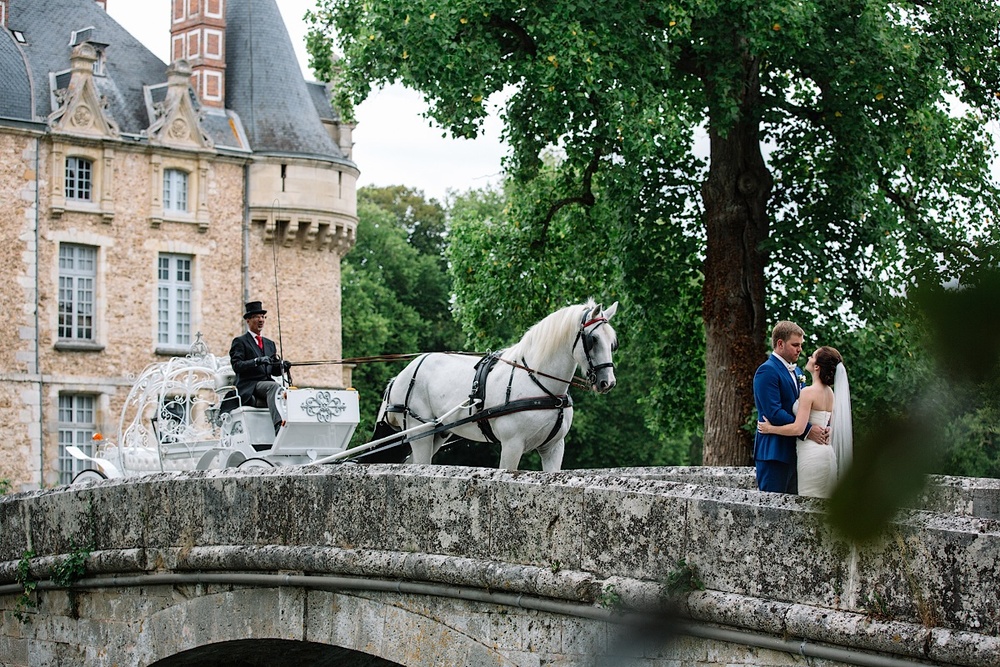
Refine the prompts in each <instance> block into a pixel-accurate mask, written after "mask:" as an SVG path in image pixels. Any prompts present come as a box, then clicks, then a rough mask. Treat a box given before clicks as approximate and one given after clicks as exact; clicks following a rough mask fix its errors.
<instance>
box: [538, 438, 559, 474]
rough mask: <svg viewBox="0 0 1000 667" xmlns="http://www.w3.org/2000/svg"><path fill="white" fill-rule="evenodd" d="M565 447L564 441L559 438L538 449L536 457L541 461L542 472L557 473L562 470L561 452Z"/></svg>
mask: <svg viewBox="0 0 1000 667" xmlns="http://www.w3.org/2000/svg"><path fill="white" fill-rule="evenodd" d="M565 447H566V440H565V439H563V438H559V439H558V440H553V441H552V442H550V443H548V444H546V445H544V446H542V447H539V448H538V455H539V456H540V457H541V459H542V470H543V471H545V472H559V471H560V470H562V460H563V451H564V450H565Z"/></svg>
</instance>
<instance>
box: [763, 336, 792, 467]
mask: <svg viewBox="0 0 1000 667" xmlns="http://www.w3.org/2000/svg"><path fill="white" fill-rule="evenodd" d="M798 397H799V384H798V381H797V379H796V380H793V379H792V375H791V373H789V372H788V368H787V367H786V366H785V364H784V362H782V361H781V359H779V358H778V357H777V356H775V355H774V354H772V355H770V356H769V357H768V358H767V361H765V362H764V363H763V364H761V365H760V367H759V368H758V369H757V372H756V373H755V374H754V376H753V401H754V403H755V404H756V405H757V415H758V418H757V420H758V421H761V422H762V421H764V419H763V418H764V417H767V420H768V421H769V422H771V423H772V424H774V425H775V426H784V425H785V424H791V423H792V422H794V421H795V415H794V414H792V406H793V405H794V404H795V401H796V399H798ZM753 458H754V460H755V461H781V462H783V463H795V436H791V435H775V434H774V433H769V434H766V435H765V434H764V433H761V432H760V431H758V432H757V438H756V439H755V440H754V447H753Z"/></svg>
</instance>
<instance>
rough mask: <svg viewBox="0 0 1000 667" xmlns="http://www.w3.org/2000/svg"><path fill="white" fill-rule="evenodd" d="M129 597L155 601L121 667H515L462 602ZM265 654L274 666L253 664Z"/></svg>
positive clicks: (240, 592) (202, 594)
mask: <svg viewBox="0 0 1000 667" xmlns="http://www.w3.org/2000/svg"><path fill="white" fill-rule="evenodd" d="M133 594H134V595H137V596H139V597H144V596H145V597H148V596H149V595H150V594H152V595H153V597H158V598H159V599H160V601H161V604H160V605H156V606H157V607H159V609H158V610H157V611H155V612H154V613H152V614H149V615H147V616H145V617H144V618H142V620H141V622H139V623H136V624H134V625H133V628H135V629H136V630H137V634H136V635H134V637H133V641H132V642H127V643H128V644H131V646H130V647H129V648H130V649H132V650H134V653H133V657H132V659H131V660H129V661H128V662H131V663H132V664H137V665H142V666H144V667H194V666H197V667H215V666H216V665H224V664H225V665H246V666H251V665H275V666H277V667H283V666H284V665H289V666H291V665H302V664H315V665H341V664H350V665H360V666H362V667H392V666H395V665H399V666H402V667H429V666H430V665H442V664H453V665H462V664H476V665H483V666H484V667H489V666H492V665H495V666H496V667H511V666H512V665H515V664H517V663H516V659H515V660H512V659H511V657H508V655H505V654H509V653H511V651H513V652H515V653H516V652H518V648H519V647H511V646H501V645H497V644H496V643H495V642H493V641H489V636H490V635H492V634H494V633H491V632H489V631H488V630H484V627H485V626H487V625H488V623H484V622H483V621H482V616H483V614H482V613H481V612H480V613H478V614H477V613H475V612H473V611H472V609H471V608H470V607H469V605H468V603H466V602H464V601H460V600H452V599H448V598H437V597H429V596H413V595H399V594H394V593H380V592H371V593H369V592H358V593H351V594H347V593H339V592H331V591H322V590H312V589H308V590H307V589H303V588H297V587H282V588H239V589H233V588H231V587H224V586H217V585H212V586H206V585H195V586H177V587H173V588H172V589H169V590H167V589H163V590H160V591H157V592H156V593H155V594H153V593H152V590H146V591H134V592H133ZM137 603H138V604H139V606H140V607H142V606H144V605H143V603H142V602H140V601H137ZM163 603H165V604H163ZM137 611H138V610H137ZM477 616H478V617H479V619H478V620H476V618H475V617H477ZM504 616H505V617H506V613H505V614H504ZM470 619H473V620H472V622H471V623H470ZM414 637H419V638H420V640H419V641H416V642H415V641H413V640H412V639H413V638H414ZM501 644H502V642H501ZM263 655H276V656H281V658H280V659H274V660H270V659H268V660H261V659H260V658H261V656H263ZM286 656H287V657H286ZM292 656H299V657H298V658H295V659H292ZM302 656H313V657H311V658H309V659H304V658H302V659H300V658H301V657H302Z"/></svg>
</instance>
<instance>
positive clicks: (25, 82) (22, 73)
mask: <svg viewBox="0 0 1000 667" xmlns="http://www.w3.org/2000/svg"><path fill="white" fill-rule="evenodd" d="M0 118H16V119H18V120H31V79H30V78H29V77H28V63H27V62H26V61H25V59H24V54H23V53H22V52H21V49H20V48H18V44H17V42H16V41H15V40H14V35H12V34H11V33H10V31H9V30H3V29H0Z"/></svg>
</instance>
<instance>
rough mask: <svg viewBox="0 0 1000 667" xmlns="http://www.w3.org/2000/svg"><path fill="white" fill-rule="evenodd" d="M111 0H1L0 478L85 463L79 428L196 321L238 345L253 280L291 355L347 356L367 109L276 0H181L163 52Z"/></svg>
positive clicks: (55, 478) (115, 409) (185, 345)
mask: <svg viewBox="0 0 1000 667" xmlns="http://www.w3.org/2000/svg"><path fill="white" fill-rule="evenodd" d="M110 1H111V2H116V1H123V2H124V1H126V0H110ZM105 6H106V2H105V1H102V0H0V28H2V29H0V258H2V263H3V266H4V269H5V275H6V279H5V280H3V281H2V283H0V297H2V303H3V305H4V313H3V315H4V317H3V319H2V320H0V335H2V336H3V340H4V341H5V342H4V345H3V350H2V352H0V420H2V421H3V438H2V441H0V478H6V479H9V480H11V481H12V482H13V488H14V490H22V489H32V488H39V487H43V486H51V485H55V484H61V483H67V482H69V481H71V480H72V478H73V476H74V475H75V473H76V472H77V471H78V470H79V464H78V463H77V462H76V461H75V460H74V459H72V458H71V457H69V456H68V455H67V453H66V452H65V447H66V446H68V445H71V444H75V445H77V446H80V447H81V448H82V449H84V450H85V451H89V450H90V448H91V446H92V440H91V438H92V436H93V434H95V433H101V432H103V433H106V434H114V433H116V431H117V428H118V420H119V414H120V412H121V408H122V403H123V401H124V398H125V396H126V395H127V393H128V390H129V387H130V385H131V379H132V378H133V377H134V376H135V375H136V374H138V373H139V371H141V370H142V369H143V368H144V367H145V366H146V365H147V364H149V363H151V362H154V361H158V360H164V359H166V358H169V357H170V356H179V355H184V354H186V353H187V352H188V351H189V350H190V348H191V345H192V344H193V343H195V342H196V341H197V340H198V337H199V335H200V336H201V340H202V341H203V342H204V343H206V344H207V345H208V347H209V349H210V351H211V352H212V353H214V354H215V355H217V356H224V355H227V354H228V351H229V343H230V341H231V339H232V338H233V337H234V336H237V335H239V334H240V333H242V332H243V331H244V324H243V320H242V314H243V304H244V303H245V302H247V301H251V300H262V301H263V302H264V307H265V308H267V309H268V311H269V313H268V323H267V326H266V327H265V329H264V334H265V335H266V336H268V337H269V338H272V339H273V340H275V341H276V342H279V343H280V347H281V350H282V352H283V356H284V358H286V359H288V360H292V361H295V360H301V361H305V360H320V359H337V358H339V357H340V356H341V319H340V260H341V258H342V256H343V255H344V254H345V253H346V252H348V251H349V250H350V248H351V247H352V246H353V244H354V239H355V230H356V226H357V215H356V197H355V185H356V182H357V176H358V169H357V166H356V165H355V164H354V162H353V161H352V160H351V149H352V139H351V130H352V126H351V125H349V124H347V123H342V122H341V121H340V117H339V116H338V114H337V112H336V111H335V110H334V109H332V108H331V106H330V103H329V95H328V91H327V89H326V87H325V86H324V85H322V84H317V83H310V82H307V81H305V80H304V79H303V77H302V74H301V70H300V68H299V64H298V62H297V60H296V58H295V55H294V52H293V49H292V43H291V40H290V39H289V36H288V33H287V30H286V28H285V25H284V23H283V22H282V19H281V15H280V13H279V12H278V7H277V4H276V0H173V4H172V16H171V26H170V28H171V37H170V39H171V44H170V47H171V60H172V62H171V63H170V64H169V65H168V64H165V63H163V62H162V61H160V60H159V59H158V58H157V57H156V56H154V55H153V54H152V53H151V52H150V51H149V50H148V49H147V48H146V47H144V46H143V45H142V44H141V43H140V42H139V41H138V40H137V39H136V38H135V37H133V36H132V35H130V34H129V33H128V32H127V31H126V30H125V29H124V28H122V27H121V26H120V25H118V24H117V23H115V21H114V20H113V19H111V17H109V16H108V14H107V13H106V11H105ZM279 315H280V318H279V317H278V316H279ZM293 371H294V372H295V377H294V379H295V381H296V383H297V384H300V385H303V386H313V387H334V386H343V385H345V384H348V383H349V381H350V378H349V377H348V376H347V371H342V370H341V369H340V367H339V366H315V367H306V368H305V369H304V370H299V369H293ZM342 373H343V374H342Z"/></svg>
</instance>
